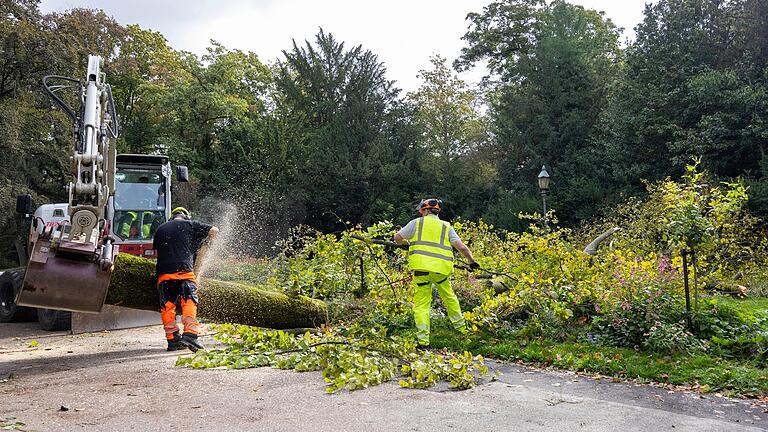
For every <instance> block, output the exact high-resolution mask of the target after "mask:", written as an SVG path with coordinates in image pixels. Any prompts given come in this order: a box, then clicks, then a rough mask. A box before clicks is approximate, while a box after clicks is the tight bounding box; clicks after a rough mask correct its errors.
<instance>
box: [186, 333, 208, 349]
mask: <svg viewBox="0 0 768 432" xmlns="http://www.w3.org/2000/svg"><path fill="white" fill-rule="evenodd" d="M180 342H181V344H182V345H184V346H185V347H187V348H189V349H190V351H192V352H197V350H201V349H205V347H204V346H203V345H201V344H200V342H198V341H197V335H196V334H194V333H188V332H184V334H183V335H181V341H180Z"/></svg>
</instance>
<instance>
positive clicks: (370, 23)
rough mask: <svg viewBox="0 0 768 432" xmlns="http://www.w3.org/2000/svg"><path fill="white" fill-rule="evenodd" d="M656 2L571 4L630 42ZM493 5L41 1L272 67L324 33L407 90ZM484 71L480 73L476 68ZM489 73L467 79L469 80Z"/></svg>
mask: <svg viewBox="0 0 768 432" xmlns="http://www.w3.org/2000/svg"><path fill="white" fill-rule="evenodd" d="M652 1H653V0H571V3H576V4H580V5H583V6H585V7H587V8H591V9H597V10H600V11H605V14H606V16H607V17H609V18H611V19H612V20H613V22H614V24H616V25H617V26H619V27H623V28H624V29H625V31H624V38H633V37H634V32H633V30H632V29H633V28H634V27H635V26H636V25H637V24H638V23H639V22H640V21H641V20H642V17H643V9H644V5H645V3H648V2H652ZM490 2H491V0H461V1H453V0H388V1H382V0H377V1H373V0H129V1H122V0H43V1H42V3H41V8H42V10H43V11H44V12H51V11H64V10H67V9H71V8H74V7H89V8H96V9H103V10H104V11H105V12H106V13H107V14H109V15H112V16H114V17H115V19H116V20H117V21H118V22H120V23H121V24H139V25H140V26H141V27H143V28H148V29H152V30H157V31H159V32H160V33H162V34H163V35H164V36H165V37H166V39H168V41H169V43H170V45H171V46H172V47H173V48H175V49H179V50H186V51H192V52H194V53H198V54H201V53H203V52H204V51H205V48H206V47H207V46H208V42H209V40H210V39H215V40H217V41H218V42H221V43H222V44H224V45H225V46H226V47H229V48H238V49H241V50H244V51H253V52H255V53H256V54H258V55H259V57H260V58H261V60H262V61H264V62H269V63H271V62H274V61H275V60H276V59H278V58H280V57H281V51H282V50H287V49H289V48H291V39H296V40H297V41H299V42H300V41H304V40H306V39H309V40H312V39H313V36H314V35H315V34H316V33H317V31H318V29H319V28H320V27H322V28H323V29H324V30H326V31H328V32H331V33H333V34H334V36H335V37H336V38H337V39H338V40H342V41H345V42H346V43H347V45H348V46H352V45H357V44H362V45H363V47H364V48H366V49H369V50H371V51H373V52H374V53H375V54H377V55H378V56H379V59H380V60H381V61H383V62H384V63H385V64H386V66H387V69H388V72H389V73H388V77H389V79H391V80H396V81H397V85H398V86H399V87H401V88H403V89H405V90H406V91H410V90H414V89H416V88H417V87H418V85H419V80H418V79H417V77H416V75H417V74H418V72H419V70H421V69H426V68H428V67H429V60H428V59H429V56H430V55H431V54H433V53H439V54H441V55H443V56H444V57H446V58H448V59H449V60H453V59H455V58H456V57H457V56H458V55H459V51H460V50H461V48H462V47H463V46H464V42H463V41H462V40H461V36H462V35H463V34H464V33H465V32H466V30H467V23H466V21H465V17H466V15H467V13H469V12H480V11H482V8H483V6H485V5H487V4H489V3H490ZM477 69H480V68H477ZM483 74H484V71H483V70H475V71H471V72H468V73H466V74H464V75H463V77H464V79H466V80H467V81H470V82H474V81H477V80H478V79H479V78H480V77H481V76H482V75H483Z"/></svg>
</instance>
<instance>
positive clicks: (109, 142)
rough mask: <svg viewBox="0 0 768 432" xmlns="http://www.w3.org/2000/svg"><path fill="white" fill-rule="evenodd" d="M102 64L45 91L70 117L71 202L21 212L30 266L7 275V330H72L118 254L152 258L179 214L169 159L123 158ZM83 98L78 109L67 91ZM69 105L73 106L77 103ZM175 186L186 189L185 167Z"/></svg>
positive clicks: (1, 313)
mask: <svg viewBox="0 0 768 432" xmlns="http://www.w3.org/2000/svg"><path fill="white" fill-rule="evenodd" d="M103 64H104V60H103V58H102V57H100V56H96V55H90V56H88V68H87V73H86V77H85V81H80V80H77V79H74V78H68V77H62V76H55V75H49V76H46V77H44V78H43V89H44V90H45V92H46V93H47V94H48V96H50V98H51V99H52V101H53V102H54V103H55V104H56V105H57V106H58V107H59V108H61V109H62V110H63V111H64V112H65V113H67V114H68V115H69V117H70V118H71V119H72V122H73V125H74V130H73V136H74V149H73V153H72V157H71V175H72V178H71V181H70V182H69V184H68V185H67V186H66V190H67V192H68V202H67V203H60V204H44V205H41V206H39V207H38V208H37V209H34V208H33V203H32V197H31V196H30V195H28V194H24V195H19V196H18V197H17V202H16V211H17V212H18V213H20V214H21V215H22V218H23V219H24V220H26V221H28V223H29V225H30V227H29V228H30V229H29V236H28V239H27V241H26V245H25V246H26V253H23V254H22V253H20V254H19V255H20V258H21V259H22V260H23V261H25V262H22V263H21V264H22V265H24V264H26V268H24V267H21V268H17V269H11V270H6V271H3V272H2V273H1V274H0V322H7V321H11V320H13V319H15V318H23V317H25V316H26V317H28V316H29V315H31V314H32V313H33V312H34V311H35V309H36V312H37V317H38V320H39V321H40V323H41V325H42V327H43V328H44V329H45V330H64V329H67V328H68V326H69V322H68V320H69V319H70V313H71V312H81V313H89V314H96V313H99V312H101V310H102V307H103V305H104V301H105V299H106V296H107V290H108V288H109V282H110V278H111V275H112V270H113V268H114V262H115V257H116V256H117V253H118V251H120V252H127V253H131V254H134V255H139V256H144V257H147V258H152V257H154V250H153V248H152V238H153V236H154V232H155V231H156V229H157V227H158V226H159V225H160V224H161V223H163V222H164V221H166V220H168V218H169V217H170V209H171V165H170V163H169V160H168V157H166V156H163V155H137V154H121V155H118V154H117V149H116V141H117V138H118V136H119V132H120V128H119V121H118V115H117V111H116V109H115V103H114V99H113V96H112V88H111V87H110V85H109V84H107V83H106V82H105V75H104V73H103V72H102V67H103ZM66 91H70V92H74V93H75V94H76V97H75V100H76V101H77V102H79V103H78V105H79V107H78V108H77V109H73V108H72V107H71V106H70V104H68V103H67V102H66V101H65V99H67V98H66V97H65V95H64V92H66ZM70 99H71V98H70ZM176 178H177V181H181V182H185V181H188V171H187V167H185V166H177V167H176Z"/></svg>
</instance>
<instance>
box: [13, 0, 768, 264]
mask: <svg viewBox="0 0 768 432" xmlns="http://www.w3.org/2000/svg"><path fill="white" fill-rule="evenodd" d="M467 12H468V15H467V24H468V30H467V32H466V34H465V35H464V36H463V38H462V39H463V41H464V43H465V46H464V48H463V50H462V52H461V55H460V56H459V57H458V58H457V59H446V58H444V57H442V56H441V55H438V54H435V55H433V56H432V57H431V58H430V63H431V64H430V67H429V68H428V69H426V70H422V71H421V72H420V73H419V78H420V81H421V83H420V86H419V87H418V88H417V89H415V90H413V91H411V92H409V93H404V92H402V91H401V90H400V89H399V88H398V87H397V83H396V82H394V81H392V79H391V77H390V76H389V75H388V72H387V67H386V65H385V64H384V62H382V61H381V60H380V59H379V57H378V56H377V55H376V53H374V52H372V51H371V50H369V49H367V48H366V47H363V46H361V45H354V43H348V42H347V41H341V40H338V39H337V38H336V37H335V36H334V34H333V33H332V32H331V31H329V30H332V29H319V31H318V32H317V34H316V36H315V38H314V39H313V40H310V41H297V40H294V41H292V42H291V41H286V45H287V47H286V49H285V50H284V51H283V53H282V56H281V57H280V59H278V60H277V61H276V62H273V63H266V62H264V61H262V60H261V59H260V58H259V56H258V53H254V52H245V51H241V50H237V49H232V48H229V47H225V46H223V45H222V44H220V43H217V42H215V41H211V44H210V47H209V48H208V50H207V52H205V53H204V54H203V55H196V54H193V53H189V52H184V51H180V50H177V49H175V48H174V47H172V46H171V45H170V44H169V42H168V41H167V40H166V39H165V38H164V37H163V35H162V34H160V33H158V32H156V31H153V30H150V29H143V28H141V27H139V26H137V25H123V24H121V23H119V22H117V21H116V20H115V19H113V18H112V17H110V16H109V15H107V14H106V13H104V12H102V11H97V10H91V9H72V10H68V11H66V12H56V13H49V14H45V13H42V12H41V11H40V9H39V5H38V1H36V0H3V1H2V2H0V53H1V54H2V55H1V56H0V126H1V127H0V150H2V151H3V154H4V155H6V157H4V158H3V159H2V160H0V168H1V169H2V172H3V174H2V176H1V177H0V212H1V213H0V214H2V215H3V218H2V220H0V229H1V230H0V232H2V235H0V239H2V240H0V244H2V245H11V244H13V240H14V238H16V236H17V235H18V234H19V229H20V225H19V224H18V223H17V221H15V219H14V214H13V211H12V210H13V202H14V200H15V195H16V194H18V193H26V192H29V193H32V194H33V196H34V198H35V201H36V203H38V204H41V203H44V202H56V201H59V202H61V201H63V200H64V199H65V196H64V191H63V189H62V186H63V185H64V184H65V182H66V181H67V176H68V170H69V168H68V159H67V158H68V157H69V155H70V152H71V147H72V137H71V125H70V124H69V120H68V119H67V118H66V116H65V115H63V114H62V113H61V112H59V111H57V110H55V109H54V108H53V106H52V104H51V103H50V101H48V100H47V99H46V98H45V97H44V96H43V95H42V92H41V91H40V84H39V83H40V79H41V77H42V76H43V75H48V74H57V75H65V76H72V77H76V78H77V77H80V76H81V75H82V74H83V73H84V68H85V66H86V64H85V62H86V60H87V55H88V54H90V53H95V54H100V55H102V56H104V57H105V58H106V73H107V81H108V82H109V83H110V84H112V86H113V88H114V95H115V99H116V103H117V108H118V112H119V115H120V118H121V123H122V126H123V128H122V129H123V134H122V137H121V138H120V140H119V141H118V145H119V150H120V151H121V152H135V153H164V154H167V155H169V156H170V158H171V160H172V162H173V163H178V164H186V165H188V166H189V167H190V169H191V172H192V177H193V181H192V183H191V184H190V185H188V187H185V188H182V189H180V190H179V191H177V193H176V194H175V203H178V204H183V205H187V206H190V207H192V208H193V210H197V213H198V214H203V215H206V214H207V215H214V214H217V213H221V212H222V210H221V207H222V204H221V203H222V202H232V201H238V202H240V203H241V205H240V206H239V210H238V216H239V217H241V218H244V219H246V220H250V221H252V222H254V223H256V222H257V221H261V223H262V224H263V225H265V226H269V227H271V228H273V230H274V231H276V232H280V231H284V230H285V229H287V228H289V227H290V226H293V225H295V224H299V223H305V224H308V225H310V226H313V227H315V228H318V229H321V230H323V231H325V232H337V231H339V230H342V229H344V227H345V225H344V224H343V222H346V221H349V222H351V223H353V224H356V223H365V224H367V223H373V222H376V221H381V220H391V221H393V222H394V223H396V224H404V223H406V222H407V221H408V220H409V218H411V217H413V216H414V212H413V205H414V204H416V203H417V202H418V200H419V199H420V198H424V197H428V196H436V197H439V198H442V199H444V200H445V202H446V207H447V208H446V212H445V215H446V217H447V218H450V219H453V218H456V217H464V218H483V219H485V220H486V221H489V222H491V223H493V224H495V225H496V226H500V227H504V228H511V229H516V230H522V229H525V225H524V224H523V223H521V222H520V220H519V219H518V217H517V215H518V213H519V212H521V211H522V212H530V211H536V210H537V209H538V208H539V207H540V197H539V196H538V191H537V188H536V174H537V173H538V171H539V169H540V168H541V166H542V165H546V167H547V169H548V170H549V171H550V173H551V175H552V179H553V181H552V195H551V199H552V207H553V208H554V209H556V211H557V213H558V215H559V219H560V221H561V222H562V223H563V224H564V225H566V226H578V225H579V224H581V223H582V222H585V221H589V220H592V219H594V218H597V217H600V216H603V215H605V214H606V213H607V212H608V211H609V209H610V208H611V207H612V206H613V205H614V204H616V203H617V202H619V201H621V200H624V199H625V198H626V197H627V196H632V195H638V194H644V193H645V190H646V188H645V186H644V183H643V182H644V181H655V180H661V179H664V178H666V177H668V176H671V177H678V176H681V175H682V174H684V167H685V165H686V164H688V163H689V162H690V160H691V157H693V156H699V157H701V165H702V167H703V168H705V169H707V170H709V171H711V172H712V173H713V174H714V175H716V176H718V177H719V178H722V179H732V178H736V177H742V178H744V179H745V181H746V182H747V184H748V186H749V189H748V193H749V194H750V198H751V199H750V206H751V207H752V210H753V211H754V212H756V213H757V214H759V215H763V216H765V215H768V179H766V176H765V175H764V173H765V169H766V167H768V159H766V158H765V151H766V142H768V140H767V139H766V138H768V128H767V127H766V115H767V114H766V113H767V112H768V64H767V62H768V30H766V29H768V25H766V24H768V3H766V2H765V1H764V0H729V1H722V0H659V1H658V2H655V3H654V4H650V5H648V6H646V8H645V11H644V18H643V21H642V22H641V23H640V24H639V25H638V26H637V28H636V29H635V30H636V34H637V36H636V39H635V40H634V41H631V42H629V43H628V44H626V46H623V45H622V44H621V43H620V40H621V38H622V30H621V29H619V28H617V27H616V26H615V25H614V24H613V22H611V20H610V19H609V18H608V17H606V16H605V15H604V14H602V13H601V12H598V11H595V10H591V9H588V8H584V7H582V6H578V5H573V4H571V3H568V2H567V1H565V0H554V1H543V0H503V1H493V2H490V3H489V4H488V5H487V6H486V7H484V8H483V9H482V10H480V11H467ZM211 36H215V35H211ZM451 62H452V63H451ZM450 64H452V66H453V69H454V70H452V69H451V68H450V67H449V65H450ZM478 65H485V67H487V71H486V72H487V77H486V79H485V80H484V81H483V83H482V84H481V85H480V86H474V85H470V84H468V83H466V82H464V81H462V80H461V79H460V78H459V75H458V72H461V71H463V70H465V69H468V68H471V67H477V66H478ZM275 235H278V234H277V233H276V234H275ZM254 250H258V251H261V252H263V251H264V250H266V249H264V248H263V247H262V248H258V247H257V248H256V249H254ZM15 258H16V257H15V251H14V249H13V248H12V247H10V246H4V248H3V250H2V256H0V260H3V261H5V262H11V261H14V260H15Z"/></svg>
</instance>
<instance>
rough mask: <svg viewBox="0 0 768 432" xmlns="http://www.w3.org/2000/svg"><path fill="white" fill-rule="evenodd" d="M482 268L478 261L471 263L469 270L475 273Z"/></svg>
mask: <svg viewBox="0 0 768 432" xmlns="http://www.w3.org/2000/svg"><path fill="white" fill-rule="evenodd" d="M479 268H480V264H478V263H477V261H472V262H471V263H469V269H470V270H472V271H475V270H477V269H479Z"/></svg>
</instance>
